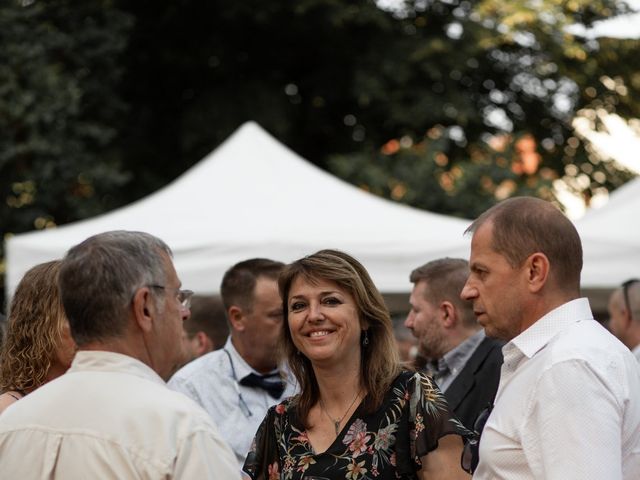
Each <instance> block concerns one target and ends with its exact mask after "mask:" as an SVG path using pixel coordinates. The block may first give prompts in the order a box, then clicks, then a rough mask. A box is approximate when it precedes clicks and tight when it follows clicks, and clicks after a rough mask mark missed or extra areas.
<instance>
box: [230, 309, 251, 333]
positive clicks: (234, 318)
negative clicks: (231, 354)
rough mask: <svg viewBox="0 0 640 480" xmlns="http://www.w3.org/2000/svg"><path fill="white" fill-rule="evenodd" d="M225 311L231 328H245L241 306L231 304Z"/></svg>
mask: <svg viewBox="0 0 640 480" xmlns="http://www.w3.org/2000/svg"><path fill="white" fill-rule="evenodd" d="M227 313H228V317H229V324H230V325H231V328H233V329H234V330H235V331H237V332H243V331H244V330H245V328H247V326H246V324H245V315H244V312H243V311H242V308H240V307H238V306H237V305H231V306H230V307H229V311H228V312H227Z"/></svg>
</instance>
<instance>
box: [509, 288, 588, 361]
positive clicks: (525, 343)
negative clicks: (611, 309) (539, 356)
mask: <svg viewBox="0 0 640 480" xmlns="http://www.w3.org/2000/svg"><path fill="white" fill-rule="evenodd" d="M584 320H593V314H592V313H591V307H590V306H589V300H588V299H587V298H578V299H575V300H571V301H570V302H567V303H565V304H563V305H560V306H559V307H557V308H554V309H553V310H551V311H550V312H548V313H547V314H545V315H544V316H542V317H541V318H540V319H538V320H537V321H536V322H535V323H534V324H533V325H531V326H530V327H529V328H527V329H526V330H525V331H524V332H522V333H520V335H518V336H517V337H515V338H513V339H512V340H511V341H510V342H509V343H507V344H506V345H505V349H506V350H507V351H508V350H511V349H512V348H513V347H515V348H517V349H518V350H519V351H520V352H522V353H523V354H524V355H525V356H526V357H528V358H531V357H533V356H534V355H535V354H536V353H538V352H539V351H540V350H542V348H544V347H545V346H546V345H547V343H549V341H550V340H551V339H552V338H553V337H555V336H556V335H557V334H558V333H560V332H561V331H563V330H564V329H566V328H567V327H569V326H570V325H572V324H574V323H577V322H580V321H584Z"/></svg>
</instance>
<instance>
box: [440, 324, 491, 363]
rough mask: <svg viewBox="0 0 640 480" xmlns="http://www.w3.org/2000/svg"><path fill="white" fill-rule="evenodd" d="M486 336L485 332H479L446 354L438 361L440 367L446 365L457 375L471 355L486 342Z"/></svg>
mask: <svg viewBox="0 0 640 480" xmlns="http://www.w3.org/2000/svg"><path fill="white" fill-rule="evenodd" d="M484 336H485V335H484V330H483V329H480V330H478V331H477V332H476V333H474V334H473V335H471V336H470V337H469V338H467V339H466V340H465V341H464V342H462V343H461V344H460V345H457V346H456V347H455V348H453V349H451V350H449V351H448V352H447V353H445V354H444V355H443V356H442V358H441V359H440V360H439V361H438V365H439V366H440V365H441V364H442V363H444V364H445V365H446V366H447V367H448V368H449V370H450V371H452V372H454V373H456V372H457V371H458V370H460V369H461V368H462V367H463V366H464V364H465V363H467V360H468V359H469V357H470V356H471V354H472V353H473V352H474V351H475V350H476V348H477V347H478V345H480V343H481V342H482V340H484Z"/></svg>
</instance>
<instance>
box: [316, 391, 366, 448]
mask: <svg viewBox="0 0 640 480" xmlns="http://www.w3.org/2000/svg"><path fill="white" fill-rule="evenodd" d="M359 396H360V390H358V391H357V392H356V395H355V397H353V400H351V403H350V404H349V408H347V411H346V412H344V414H343V415H342V416H341V417H340V418H339V419H338V420H336V419H335V418H333V417H332V416H331V415H329V412H327V409H326V408H324V403H322V398H320V409H321V410H322V412H323V413H324V414H325V415H326V416H327V418H328V419H329V420H331V422H332V423H333V428H335V430H336V437H337V436H338V434H339V433H340V424H341V423H342V420H344V417H346V416H347V413H349V410H351V407H353V404H354V403H356V399H357V398H358V397H359Z"/></svg>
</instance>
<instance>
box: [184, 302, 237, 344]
mask: <svg viewBox="0 0 640 480" xmlns="http://www.w3.org/2000/svg"><path fill="white" fill-rule="evenodd" d="M189 309H190V310H191V316H190V317H189V318H188V319H186V320H185V321H184V322H183V324H182V325H183V327H184V330H185V332H187V335H188V337H189V338H193V337H194V336H195V335H197V333H198V332H204V333H205V334H206V335H207V336H208V337H209V338H210V339H211V343H212V344H213V349H214V350H217V349H219V348H222V347H223V346H224V344H225V342H226V341H227V337H228V336H229V325H228V324H227V316H226V312H225V308H224V304H223V303H222V299H221V298H220V297H219V296H217V295H206V296H205V295H194V296H193V298H192V299H191V307H190V308H189Z"/></svg>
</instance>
